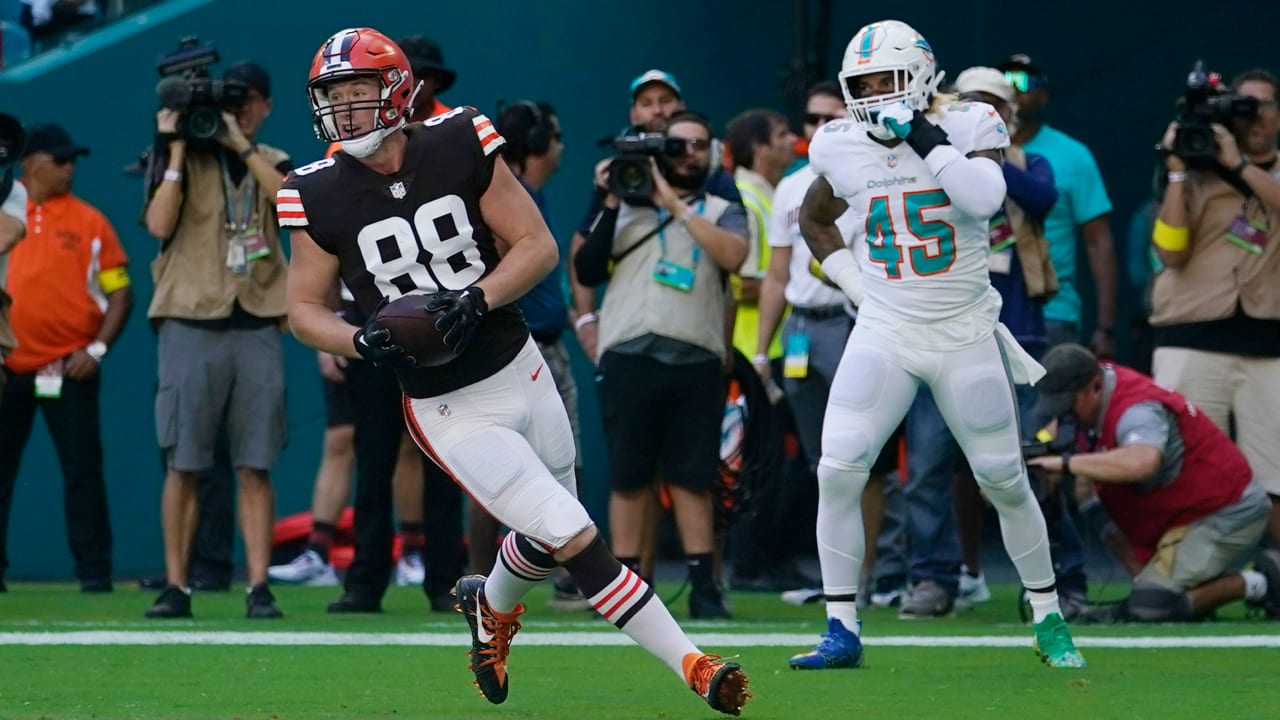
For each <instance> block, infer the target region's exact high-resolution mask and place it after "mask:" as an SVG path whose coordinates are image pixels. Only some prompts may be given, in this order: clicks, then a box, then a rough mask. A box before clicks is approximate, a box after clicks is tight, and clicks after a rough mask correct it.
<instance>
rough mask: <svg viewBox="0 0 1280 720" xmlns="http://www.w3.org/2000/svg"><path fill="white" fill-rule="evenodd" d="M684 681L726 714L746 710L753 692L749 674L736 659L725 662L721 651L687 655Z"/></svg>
mask: <svg viewBox="0 0 1280 720" xmlns="http://www.w3.org/2000/svg"><path fill="white" fill-rule="evenodd" d="M683 665H684V681H685V683H687V684H688V685H689V689H690V690H692V691H694V692H696V693H698V696H699V697H701V698H702V699H703V700H706V701H707V704H708V705H710V706H711V709H712V710H719V711H720V712H722V713H724V714H726V715H740V714H742V706H743V705H745V704H747V698H749V697H751V693H749V692H747V675H746V673H744V672H742V666H741V665H739V664H738V663H734V662H728V663H727V662H721V661H720V656H719V655H698V654H696V653H689V654H688V655H685V656H684V662H683Z"/></svg>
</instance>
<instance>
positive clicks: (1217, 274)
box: [1151, 64, 1280, 545]
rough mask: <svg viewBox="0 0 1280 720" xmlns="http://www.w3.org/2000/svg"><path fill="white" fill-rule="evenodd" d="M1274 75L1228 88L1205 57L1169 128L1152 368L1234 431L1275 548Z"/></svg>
mask: <svg viewBox="0 0 1280 720" xmlns="http://www.w3.org/2000/svg"><path fill="white" fill-rule="evenodd" d="M1278 84H1280V81H1277V78H1276V76H1275V75H1272V74H1271V73H1269V72H1266V71H1264V70H1251V71H1249V72H1246V73H1243V74H1241V75H1240V76H1238V77H1237V78H1236V79H1235V81H1234V82H1233V83H1232V85H1231V88H1230V90H1228V89H1226V88H1224V87H1222V85H1221V81H1220V80H1219V79H1218V78H1217V76H1215V75H1207V74H1205V73H1204V71H1203V67H1202V65H1199V64H1198V65H1197V66H1196V70H1195V71H1193V72H1192V73H1191V75H1190V76H1189V78H1188V83H1187V88H1186V92H1185V96H1184V98H1183V100H1182V103H1181V114H1180V115H1179V118H1178V120H1177V121H1176V122H1174V123H1171V124H1170V125H1169V128H1168V130H1167V131H1166V132H1165V135H1164V138H1163V141H1162V142H1161V147H1162V148H1163V149H1164V150H1165V152H1166V157H1165V166H1166V168H1167V169H1168V180H1169V182H1168V188H1167V190H1166V191H1165V194H1164V200H1163V202H1162V204H1161V206H1160V214H1159V217H1158V219H1157V220H1156V223H1155V228H1154V231H1153V232H1152V241H1153V242H1154V243H1155V246H1156V251H1157V253H1158V254H1159V257H1160V260H1161V261H1162V262H1163V263H1164V268H1163V269H1162V270H1161V271H1160V272H1159V273H1158V274H1157V275H1156V276H1155V279H1154V282H1153V291H1152V314H1151V325H1152V327H1153V330H1154V342H1155V348H1156V349H1155V353H1154V357H1153V365H1152V374H1153V375H1154V376H1155V379H1156V381H1157V382H1159V383H1160V384H1161V385H1163V386H1165V387H1169V388H1172V389H1174V390H1177V391H1178V392H1180V393H1182V394H1183V395H1185V396H1186V398H1187V399H1188V400H1190V401H1191V402H1193V403H1195V404H1196V406H1197V407H1199V408H1200V409H1201V410H1202V411H1203V412H1204V413H1205V414H1206V415H1207V416H1208V417H1209V418H1210V419H1211V420H1213V422H1214V423H1216V424H1217V426H1218V427H1219V428H1222V429H1223V430H1224V431H1226V430H1227V429H1228V428H1229V427H1230V425H1229V423H1230V421H1231V419H1232V418H1234V427H1235V430H1234V435H1235V440H1236V443H1237V444H1238V445H1239V446H1240V450H1241V451H1242V452H1243V453H1244V456H1245V457H1246V458H1247V459H1248V461H1249V465H1250V466H1251V467H1252V468H1253V471H1254V473H1255V476H1256V478H1257V481H1258V482H1259V483H1260V484H1261V485H1262V487H1263V488H1264V489H1265V490H1266V491H1267V493H1269V494H1270V496H1271V501H1272V504H1273V506H1272V509H1271V517H1270V520H1269V524H1268V532H1269V534H1270V536H1271V541H1272V543H1273V544H1276V545H1280V443H1276V442H1275V439H1276V438H1277V437H1280V413H1277V412H1276V408H1277V407H1280V284H1278V283H1276V281H1275V279H1276V277H1277V276H1278V275H1280V179H1278V178H1280V165H1278V164H1277V152H1276V140H1277V136H1280V112H1278V111H1277V107H1276V92H1277V85H1278Z"/></svg>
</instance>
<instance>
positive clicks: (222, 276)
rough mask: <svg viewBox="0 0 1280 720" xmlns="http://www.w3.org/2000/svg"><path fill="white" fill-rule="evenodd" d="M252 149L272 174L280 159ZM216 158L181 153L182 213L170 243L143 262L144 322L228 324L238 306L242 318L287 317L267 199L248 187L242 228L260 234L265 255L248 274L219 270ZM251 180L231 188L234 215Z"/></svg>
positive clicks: (271, 200)
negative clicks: (146, 287)
mask: <svg viewBox="0 0 1280 720" xmlns="http://www.w3.org/2000/svg"><path fill="white" fill-rule="evenodd" d="M257 148H258V152H259V153H260V154H261V155H262V157H263V158H264V159H265V160H266V161H267V163H268V164H269V165H271V166H272V167H275V166H277V165H279V164H280V163H281V162H284V161H285V160H287V159H288V155H286V154H285V153H284V152H282V151H280V150H277V149H276V148H273V147H270V146H268V145H261V144H259V145H257ZM218 158H219V155H217V154H213V153H203V152H201V153H188V154H187V157H186V162H185V166H184V168H183V170H184V174H185V177H186V186H185V188H184V191H185V193H186V194H185V196H184V197H183V200H182V210H181V213H182V214H181V216H180V217H179V218H178V228H177V230H176V231H175V232H174V234H173V237H172V238H170V239H169V241H168V242H167V243H166V244H165V245H164V246H163V248H162V249H161V251H160V254H159V256H157V257H156V259H155V260H154V261H152V263H151V277H152V280H153V281H154V282H155V292H154V294H153V295H152V297H151V306H150V308H148V310H147V317H149V318H182V319H187V320H218V319H223V318H227V317H230V316H231V312H232V309H233V307H234V306H235V304H236V303H237V302H238V303H239V304H240V307H241V308H243V309H244V310H245V312H248V313H249V314H250V315H253V316H255V317H260V318H280V319H281V320H282V321H283V318H284V317H285V316H286V315H287V314H288V308H287V306H286V303H285V284H286V277H287V272H288V263H287V261H286V259H285V256H284V251H283V250H282V249H281V247H280V234H279V229H278V227H277V225H278V222H277V220H276V210H275V197H274V196H273V195H270V194H268V193H266V192H264V191H263V190H262V186H261V185H259V184H257V183H254V187H255V188H257V192H256V193H255V195H254V197H253V198H252V199H251V200H252V203H253V208H252V213H251V215H250V221H249V225H250V227H252V228H257V230H258V231H259V232H261V233H262V234H263V237H264V238H265V239H266V242H267V247H268V248H270V250H271V253H270V254H269V255H267V256H266V257H264V258H259V259H257V260H252V261H250V262H249V271H248V272H247V273H245V274H244V275H236V274H235V273H233V272H232V271H231V269H230V268H229V267H227V245H228V240H229V238H228V231H227V227H226V226H227V204H226V200H225V191H224V190H223V178H222V166H221V163H220V162H219V159H218ZM251 173H252V171H250V173H249V174H246V176H245V178H244V179H243V180H242V181H241V183H240V186H239V187H237V188H236V189H235V197H234V202H233V207H234V208H236V209H237V211H238V209H239V208H241V207H243V204H244V202H245V197H244V193H245V188H246V187H247V186H248V185H249V182H248V178H249V175H250V174H251Z"/></svg>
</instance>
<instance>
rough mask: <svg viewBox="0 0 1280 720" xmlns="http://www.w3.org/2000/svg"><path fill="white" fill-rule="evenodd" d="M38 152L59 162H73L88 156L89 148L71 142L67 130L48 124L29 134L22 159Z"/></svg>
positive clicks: (38, 126)
mask: <svg viewBox="0 0 1280 720" xmlns="http://www.w3.org/2000/svg"><path fill="white" fill-rule="evenodd" d="M38 152H46V153H49V154H50V155H52V156H53V159H54V160H57V161H58V162H65V161H67V160H73V159H75V158H76V157H77V156H79V155H88V154H89V148H87V147H85V146H83V145H77V144H75V142H73V141H72V140H71V136H70V135H68V134H67V131H66V130H63V129H62V128H61V127H59V126H57V125H54V124H53V123H46V124H44V125H37V126H35V127H33V128H31V131H30V132H28V133H27V145H26V147H25V148H23V150H22V157H24V158H25V157H28V156H30V155H34V154H35V153H38Z"/></svg>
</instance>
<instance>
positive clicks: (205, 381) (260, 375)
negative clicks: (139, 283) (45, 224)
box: [145, 63, 290, 618]
mask: <svg viewBox="0 0 1280 720" xmlns="http://www.w3.org/2000/svg"><path fill="white" fill-rule="evenodd" d="M206 82H207V81H206ZM223 83H227V84H230V83H240V84H243V85H244V86H247V91H246V92H245V93H244V101H243V104H242V105H240V106H238V107H236V108H234V112H233V111H231V110H229V109H227V108H226V107H225V106H224V107H223V109H222V112H221V123H220V128H219V130H218V132H217V134H216V135H215V140H214V141H203V140H197V139H191V138H188V137H187V135H189V134H190V132H188V131H189V130H190V128H191V125H192V124H193V123H188V122H187V120H188V118H187V117H186V116H185V115H184V114H182V113H179V112H177V111H175V110H171V109H162V110H160V111H159V113H157V115H156V126H157V130H158V131H159V134H158V139H157V142H158V144H161V145H162V147H158V148H157V150H158V152H156V153H153V155H154V156H155V157H157V158H159V159H161V162H163V163H165V164H164V165H163V167H164V168H165V169H164V171H163V176H160V177H157V178H150V181H151V182H152V183H156V184H154V185H152V187H154V191H153V193H152V194H151V195H150V197H149V199H148V203H147V207H146V211H145V223H146V227H147V230H148V232H150V233H151V234H152V235H153V236H154V237H155V238H156V239H157V240H159V241H160V254H159V257H158V258H157V259H156V260H155V262H154V263H153V265H152V274H153V277H154V279H155V294H154V296H153V298H152V302H151V307H150V309H149V311H148V317H150V318H151V319H152V322H153V323H154V324H155V325H156V327H157V331H158V334H159V348H158V350H159V360H160V384H159V391H158V393H157V396H156V430H157V434H158V440H159V444H160V447H161V448H162V449H163V450H164V451H165V453H166V456H167V462H168V472H167V474H166V477H165V488H164V495H163V501H162V505H161V515H162V524H163V527H164V539H165V571H166V575H167V577H168V583H169V585H168V587H166V588H165V590H164V591H163V592H162V593H161V594H160V597H159V598H158V599H157V600H156V602H155V604H154V605H152V607H151V609H149V610H148V611H147V616H148V617H161V618H164V617H189V616H190V615H191V599H190V594H189V593H190V590H189V589H188V587H187V580H188V577H187V575H188V569H189V568H188V565H189V559H190V549H191V546H190V540H191V537H192V533H193V531H194V522H195V518H196V513H195V512H193V511H192V509H193V507H194V506H195V504H196V483H197V476H198V474H199V473H200V472H202V471H204V470H206V469H207V468H209V467H210V466H211V465H213V462H214V460H213V448H214V443H215V441H216V438H217V435H218V432H219V430H220V429H221V428H222V427H223V426H224V424H225V430H226V433H227V436H228V438H229V439H230V445H231V461H232V465H233V466H234V467H235V468H236V474H237V476H238V479H239V493H238V495H239V506H240V511H239V517H240V522H241V532H242V533H243V536H244V545H245V554H246V559H247V566H248V579H249V594H248V597H247V599H246V604H247V613H246V614H247V615H248V617H251V618H272V617H280V616H281V613H280V611H279V610H278V609H277V608H276V607H275V599H274V598H273V597H272V595H271V593H270V591H269V590H268V589H267V565H268V563H269V561H270V556H271V532H272V520H273V515H274V495H273V491H272V488H271V484H270V479H269V476H268V471H269V470H270V468H271V467H272V466H273V465H274V464H275V462H276V459H277V457H278V456H279V453H280V450H281V449H282V448H283V446H284V441H285V408H284V367H283V362H282V357H281V346H280V331H281V330H282V329H283V328H284V323H285V316H286V307H285V277H286V264H285V258H284V253H283V250H282V248H281V246H280V239H279V236H278V232H277V229H276V228H277V224H278V223H277V221H276V218H275V195H276V192H277V191H278V190H279V189H280V184H281V177H283V175H284V174H285V173H287V172H288V171H289V170H290V164H289V158H288V156H287V155H286V154H285V153H284V152H282V151H280V150H278V149H276V148H273V147H270V146H268V145H264V144H260V143H258V142H257V141H256V137H257V134H258V131H259V129H260V128H261V127H262V123H263V121H264V120H266V118H267V116H268V115H269V114H270V113H271V80H270V77H269V76H268V74H267V72H266V70H264V69H263V68H262V67H260V66H258V65H256V64H253V63H241V64H239V65H234V66H232V67H230V68H228V69H227V70H226V72H225V73H224V75H223ZM191 119H194V118H191ZM180 128H181V129H182V130H183V132H182V133H180V132H179V130H180Z"/></svg>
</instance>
